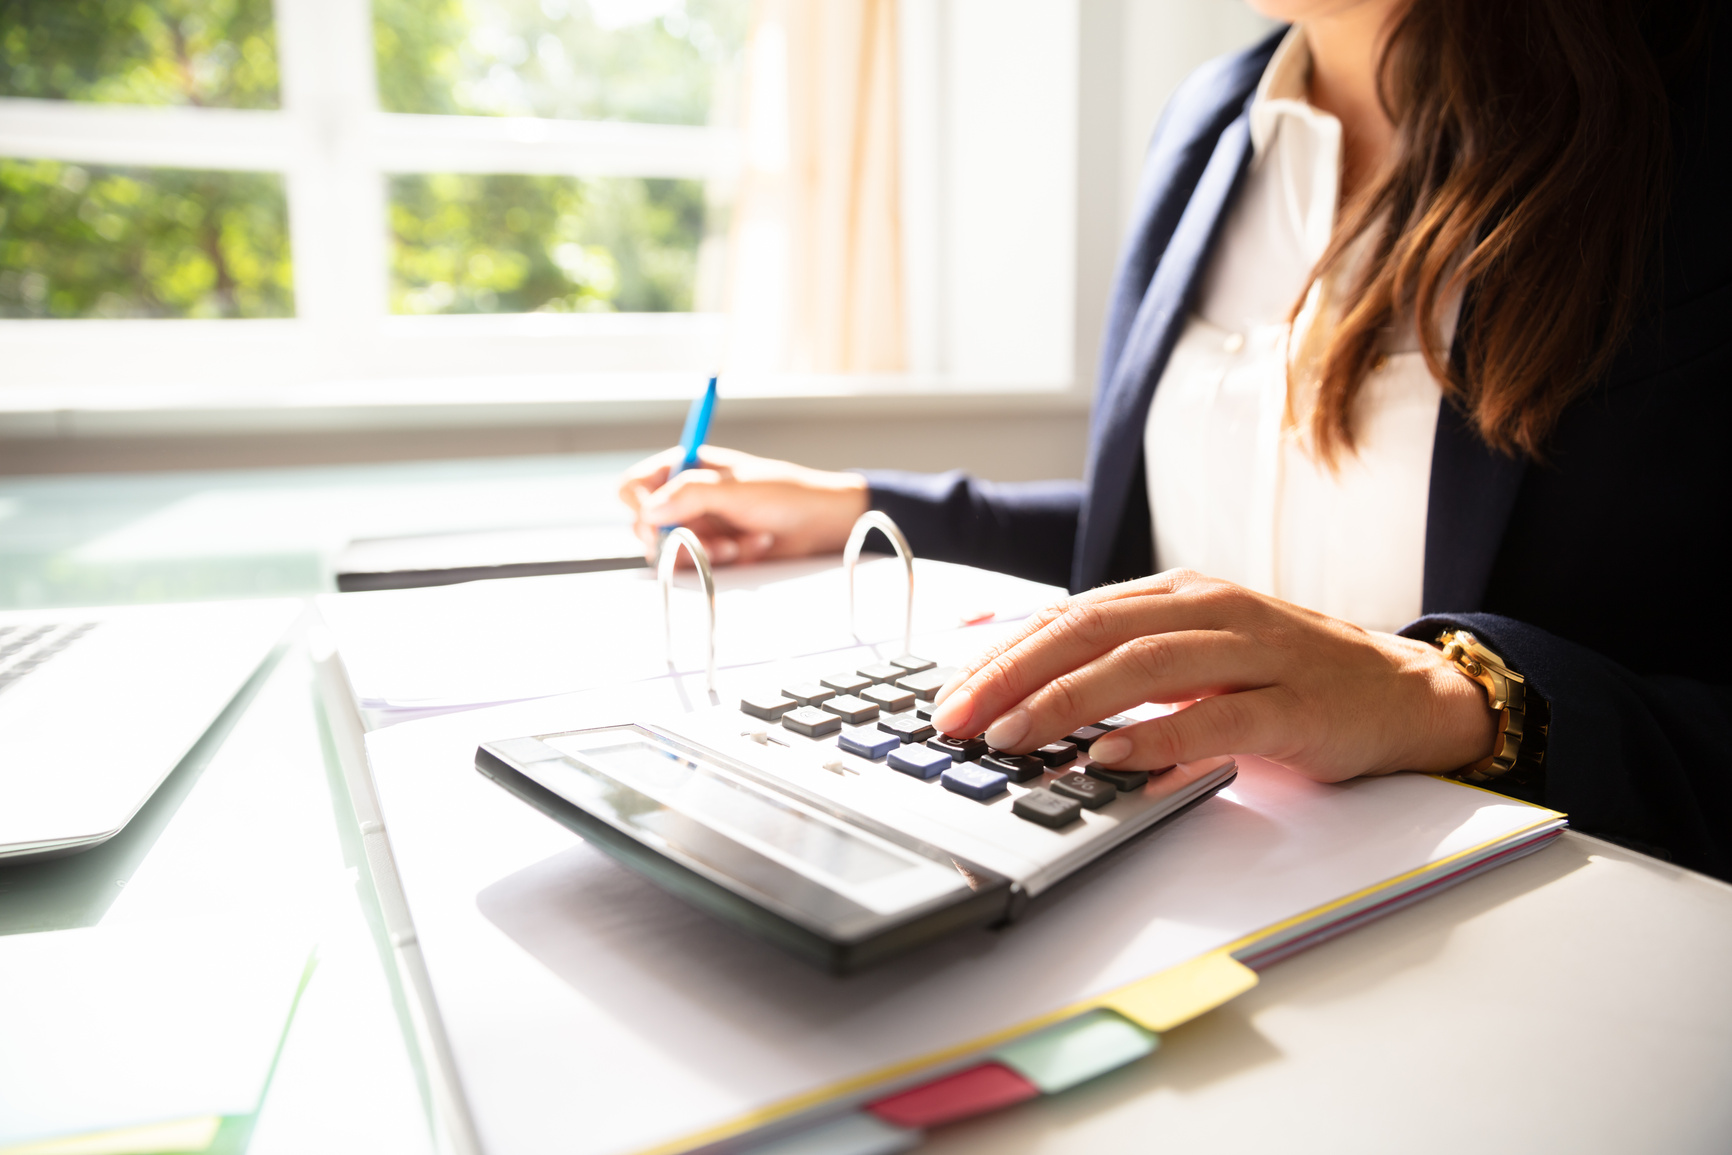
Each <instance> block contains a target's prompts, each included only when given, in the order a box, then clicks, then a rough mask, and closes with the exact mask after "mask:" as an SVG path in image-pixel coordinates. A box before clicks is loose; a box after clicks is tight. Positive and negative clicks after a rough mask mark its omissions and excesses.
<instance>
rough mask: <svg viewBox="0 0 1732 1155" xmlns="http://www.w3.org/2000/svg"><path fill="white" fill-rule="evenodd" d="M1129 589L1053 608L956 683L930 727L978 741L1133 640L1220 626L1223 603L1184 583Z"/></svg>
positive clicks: (1146, 584) (1112, 589) (1113, 589)
mask: <svg viewBox="0 0 1732 1155" xmlns="http://www.w3.org/2000/svg"><path fill="white" fill-rule="evenodd" d="M1156 577H1157V578H1159V579H1166V578H1168V577H1169V575H1166V574H1159V575H1156ZM1127 586H1128V587H1130V588H1129V589H1125V588H1123V587H1108V589H1107V590H1102V591H1096V595H1098V596H1095V595H1085V596H1083V597H1078V598H1073V599H1071V600H1070V601H1069V602H1068V603H1064V604H1063V605H1062V608H1061V607H1057V606H1055V607H1053V608H1054V610H1057V611H1058V612H1057V613H1056V614H1052V615H1048V616H1047V617H1046V618H1045V619H1044V620H1043V621H1042V622H1041V623H1040V624H1039V625H1038V626H1037V627H1036V628H1035V629H1033V630H1031V631H1024V632H1023V634H1022V636H1021V638H1020V640H1015V641H1013V642H1011V643H1010V644H1009V645H1006V646H1001V647H1000V648H999V650H998V652H997V653H995V654H994V655H993V656H991V657H990V658H989V659H987V660H986V661H985V662H984V663H982V664H980V665H978V666H977V667H976V669H975V670H974V671H973V673H972V674H970V675H968V676H967V677H966V678H964V679H962V680H961V681H960V682H959V681H958V680H957V679H955V678H953V679H952V680H951V683H950V684H949V685H948V686H947V687H946V688H947V690H948V691H949V692H948V693H947V694H946V695H945V697H944V698H943V699H942V701H941V704H940V705H939V707H938V709H937V710H935V711H934V712H933V716H932V724H933V725H934V726H936V727H938V729H940V730H942V731H943V732H944V733H947V734H978V733H980V732H981V731H982V730H984V729H985V728H986V727H987V726H988V725H989V724H991V723H992V722H993V721H994V720H995V719H997V718H998V717H999V716H1000V715H1002V714H1004V713H1005V712H1006V711H1008V710H1010V709H1011V708H1012V707H1013V706H1015V705H1016V704H1017V703H1019V702H1021V701H1022V700H1023V699H1025V698H1027V697H1028V696H1029V695H1031V694H1033V693H1034V692H1035V691H1036V690H1038V689H1039V688H1040V687H1042V686H1045V685H1047V684H1049V683H1051V682H1053V681H1054V680H1056V679H1058V678H1061V677H1063V676H1064V675H1065V674H1067V673H1070V672H1071V671H1073V670H1076V669H1078V668H1080V667H1082V666H1084V665H1086V664H1088V663H1089V662H1092V661H1094V660H1095V659H1096V658H1098V657H1100V656H1101V655H1102V654H1105V653H1108V652H1110V651H1111V650H1113V649H1115V648H1117V647H1118V646H1121V645H1123V644H1125V643H1126V642H1129V641H1131V640H1132V639H1133V638H1139V637H1143V636H1145V635H1154V634H1165V633H1170V632H1174V631H1179V630H1194V629H1217V628H1219V627H1220V625H1222V624H1224V623H1223V620H1222V619H1223V617H1224V616H1225V615H1224V612H1223V607H1222V606H1221V605H1220V604H1219V602H1220V600H1221V599H1220V598H1219V597H1217V596H1215V594H1214V593H1213V591H1212V590H1211V591H1210V592H1209V593H1207V594H1200V593H1198V592H1196V591H1194V590H1192V589H1191V588H1190V587H1189V586H1188V585H1187V584H1175V583H1172V582H1169V581H1159V582H1157V581H1156V580H1155V579H1149V580H1148V581H1147V582H1138V583H1127ZM1229 588H1230V587H1229ZM1109 595H1110V596H1109ZM1109 712H1110V711H1109Z"/></svg>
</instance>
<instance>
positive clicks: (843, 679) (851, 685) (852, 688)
mask: <svg viewBox="0 0 1732 1155" xmlns="http://www.w3.org/2000/svg"><path fill="white" fill-rule="evenodd" d="M818 683H819V685H823V686H828V687H830V688H831V689H832V690H834V691H836V692H837V693H838V694H858V693H859V692H860V691H861V690H864V689H865V688H866V687H867V686H870V685H871V684H872V679H871V678H862V677H861V676H860V675H859V674H848V673H842V674H831V675H830V676H829V677H827V678H819V679H818Z"/></svg>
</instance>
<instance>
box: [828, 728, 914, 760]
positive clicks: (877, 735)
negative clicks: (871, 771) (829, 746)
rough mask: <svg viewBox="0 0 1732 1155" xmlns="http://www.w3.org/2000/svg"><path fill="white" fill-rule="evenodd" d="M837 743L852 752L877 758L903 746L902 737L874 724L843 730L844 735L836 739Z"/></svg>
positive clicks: (865, 756) (864, 756)
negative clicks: (886, 731)
mask: <svg viewBox="0 0 1732 1155" xmlns="http://www.w3.org/2000/svg"><path fill="white" fill-rule="evenodd" d="M836 745H838V746H840V747H842V749H844V750H846V751H848V753H850V754H858V755H860V757H862V758H871V759H874V760H876V759H879V758H882V757H884V755H886V754H888V753H890V751H892V750H894V749H896V748H897V747H898V746H901V745H902V739H900V738H898V737H897V736H896V735H894V734H886V733H885V732H884V731H882V730H880V729H877V728H876V727H873V726H859V727H851V728H849V729H845V730H843V731H842V736H841V737H839V738H837V739H836Z"/></svg>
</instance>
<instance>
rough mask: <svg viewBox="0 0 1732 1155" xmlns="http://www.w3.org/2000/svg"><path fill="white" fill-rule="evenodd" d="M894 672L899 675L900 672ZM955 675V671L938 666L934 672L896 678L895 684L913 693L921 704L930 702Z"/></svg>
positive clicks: (924, 671)
mask: <svg viewBox="0 0 1732 1155" xmlns="http://www.w3.org/2000/svg"><path fill="white" fill-rule="evenodd" d="M896 672H897V673H899V674H900V673H901V672H902V671H901V670H898V671H896ZM955 673H956V671H955V669H953V668H952V667H950V666H940V667H938V668H937V669H934V670H922V671H920V672H919V673H918V674H909V675H908V676H906V677H902V678H897V679H896V684H897V685H898V686H901V687H902V688H903V689H904V690H910V691H913V693H914V696H915V697H917V698H919V699H920V700H921V701H922V702H930V701H932V699H933V697H934V696H935V695H936V694H937V693H938V691H939V690H941V689H943V688H944V683H946V682H948V681H950V679H951V676H952V675H954V674H955Z"/></svg>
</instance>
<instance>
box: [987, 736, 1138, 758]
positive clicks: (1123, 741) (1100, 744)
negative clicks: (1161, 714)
mask: <svg viewBox="0 0 1732 1155" xmlns="http://www.w3.org/2000/svg"><path fill="white" fill-rule="evenodd" d="M990 740H991V739H988V741H990ZM1130 756H1131V740H1130V739H1129V738H1127V737H1125V736H1124V735H1123V734H1108V735H1107V736H1106V737H1105V738H1096V739H1095V741H1094V745H1092V746H1090V747H1089V757H1090V758H1093V759H1094V760H1095V761H1096V762H1118V761H1120V760H1122V759H1125V758H1129V757H1130Z"/></svg>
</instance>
